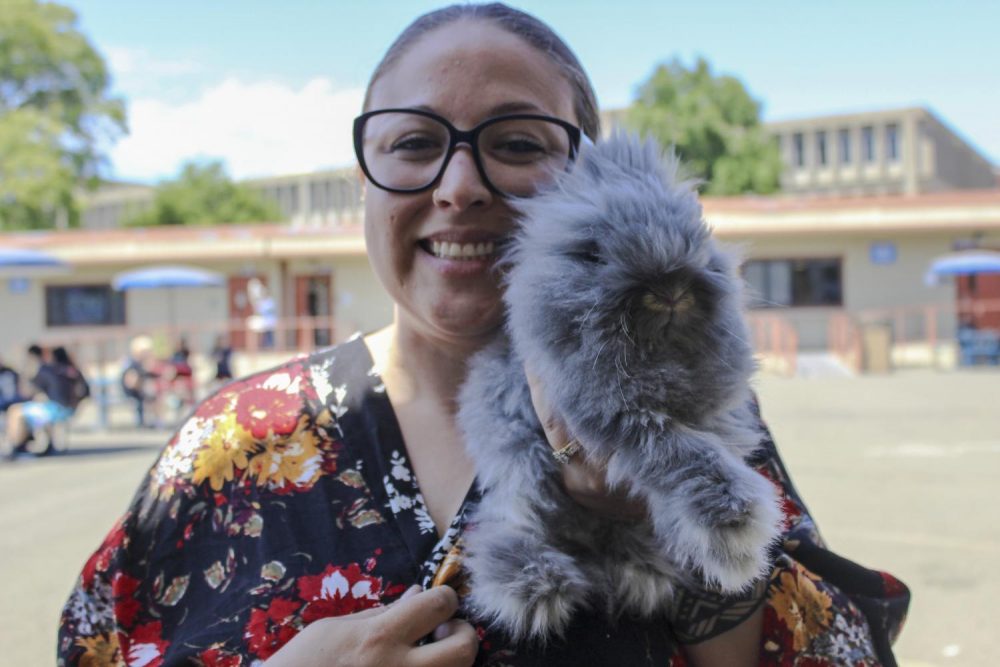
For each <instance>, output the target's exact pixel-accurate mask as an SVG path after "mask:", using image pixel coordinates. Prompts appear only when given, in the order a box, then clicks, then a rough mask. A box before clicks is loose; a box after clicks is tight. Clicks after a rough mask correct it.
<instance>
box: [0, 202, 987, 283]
mask: <svg viewBox="0 0 1000 667" xmlns="http://www.w3.org/2000/svg"><path fill="white" fill-rule="evenodd" d="M702 203H703V207H704V211H705V219H706V220H707V221H708V222H709V224H710V225H711V226H712V227H713V228H714V230H715V233H716V234H717V235H718V236H720V237H722V238H725V237H740V238H746V237H755V236H759V237H765V236H775V235H789V236H791V235H820V234H826V235H830V234H859V233H860V234H864V233H873V234H892V233H913V232H948V231H955V232H970V231H986V230H1000V188H995V189H990V190H971V191H970V190H965V191H954V192H943V193H931V194H919V195H892V196H880V197H818V196H812V197H804V196H788V195H777V196H759V195H758V196H740V197H703V198H702ZM0 245H7V246H13V247H22V248H34V249H38V250H45V251H47V252H50V253H52V254H54V255H56V256H58V257H59V258H61V259H63V260H65V261H67V262H69V263H71V264H74V265H79V266H91V265H106V264H115V265H123V264H140V263H149V262H170V261H173V262H176V261H178V259H184V260H191V261H195V262H197V261H213V260H248V259H295V258H322V257H346V256H363V255H364V254H365V245H364V234H363V232H362V228H361V227H360V226H357V225H352V226H347V227H339V228H330V227H293V226H289V225H280V224H256V225H221V226H216V227H187V226H177V227H173V226H171V227H146V228H125V229H94V230H84V229H72V230H65V231H44V232H7V233H0Z"/></svg>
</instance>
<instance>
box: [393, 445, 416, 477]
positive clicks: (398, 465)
mask: <svg viewBox="0 0 1000 667" xmlns="http://www.w3.org/2000/svg"><path fill="white" fill-rule="evenodd" d="M389 463H391V464H392V470H391V471H390V474H392V477H393V479H397V480H399V481H400V482H410V481H413V476H412V475H411V474H410V468H409V466H407V465H406V459H405V458H403V455H402V454H400V453H399V452H398V451H393V452H392V455H391V456H390V457H389Z"/></svg>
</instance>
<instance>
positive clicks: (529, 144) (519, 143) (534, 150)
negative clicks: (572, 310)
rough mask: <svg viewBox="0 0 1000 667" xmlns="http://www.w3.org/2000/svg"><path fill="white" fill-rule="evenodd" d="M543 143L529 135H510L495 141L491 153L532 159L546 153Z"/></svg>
mask: <svg viewBox="0 0 1000 667" xmlns="http://www.w3.org/2000/svg"><path fill="white" fill-rule="evenodd" d="M547 152H548V151H547V150H546V148H545V144H544V143H542V142H540V141H538V140H536V139H532V138H529V137H511V138H507V139H503V140H500V141H497V142H496V143H495V144H494V145H493V149H492V153H493V154H494V155H496V156H498V157H500V158H506V159H515V160H519V161H524V160H533V159H536V158H539V157H542V156H544V155H546V154H547Z"/></svg>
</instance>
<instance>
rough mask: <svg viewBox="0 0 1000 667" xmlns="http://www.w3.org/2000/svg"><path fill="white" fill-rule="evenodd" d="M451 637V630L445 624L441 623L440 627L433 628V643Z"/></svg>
mask: <svg viewBox="0 0 1000 667" xmlns="http://www.w3.org/2000/svg"><path fill="white" fill-rule="evenodd" d="M449 635H451V628H450V627H449V626H448V624H447V623H442V624H441V625H439V626H437V627H436V628H434V641H436V642H439V641H441V640H442V639H444V638H445V637H448V636H449Z"/></svg>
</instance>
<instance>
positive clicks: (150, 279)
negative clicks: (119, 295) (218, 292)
mask: <svg viewBox="0 0 1000 667" xmlns="http://www.w3.org/2000/svg"><path fill="white" fill-rule="evenodd" d="M224 281H225V277H224V276H222V275H221V274H218V273H214V272H212V271H206V270H205V269H196V268H193V267H190V266H149V267H146V268H145V269H135V270H133V271H125V272H123V273H119V274H118V275H116V276H115V277H114V278H113V279H112V281H111V285H112V287H114V288H115V289H116V290H130V289H161V288H172V287H218V286H220V285H222V283H223V282H224Z"/></svg>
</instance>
